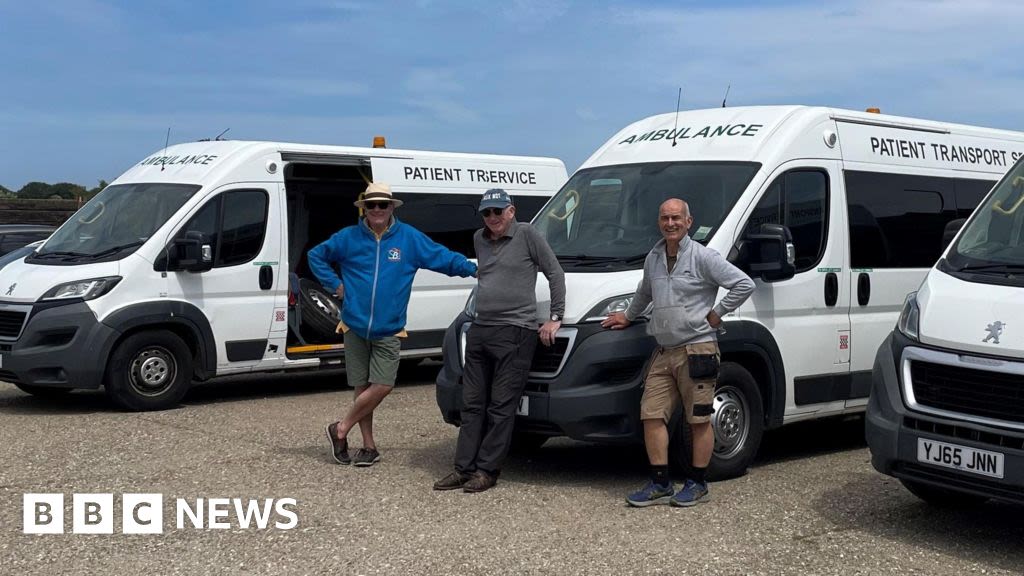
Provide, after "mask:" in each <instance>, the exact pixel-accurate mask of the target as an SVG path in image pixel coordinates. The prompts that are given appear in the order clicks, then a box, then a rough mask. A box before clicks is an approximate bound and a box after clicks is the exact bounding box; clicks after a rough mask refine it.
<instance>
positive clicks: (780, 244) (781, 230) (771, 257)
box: [745, 224, 796, 282]
mask: <svg viewBox="0 0 1024 576" xmlns="http://www.w3.org/2000/svg"><path fill="white" fill-rule="evenodd" d="M745 240H746V242H745V243H746V244H747V246H746V249H747V254H748V256H747V258H748V262H749V268H750V272H751V273H752V274H751V275H753V276H760V278H761V279H762V280H764V281H765V282H779V281H781V280H789V279H790V278H792V277H793V275H794V274H795V273H796V266H795V262H796V248H795V247H794V246H793V235H792V233H790V231H789V228H786V227H785V226H783V225H781V224H762V225H761V229H760V230H758V231H757V232H753V233H750V234H747V237H746V238H745Z"/></svg>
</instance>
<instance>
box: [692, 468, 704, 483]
mask: <svg viewBox="0 0 1024 576" xmlns="http://www.w3.org/2000/svg"><path fill="white" fill-rule="evenodd" d="M707 471H708V467H707V466H705V467H703V468H697V467H696V466H693V473H692V474H690V479H691V480H693V481H694V482H697V483H698V484H707V482H708V481H707V480H705V479H704V477H705V474H706V473H707Z"/></svg>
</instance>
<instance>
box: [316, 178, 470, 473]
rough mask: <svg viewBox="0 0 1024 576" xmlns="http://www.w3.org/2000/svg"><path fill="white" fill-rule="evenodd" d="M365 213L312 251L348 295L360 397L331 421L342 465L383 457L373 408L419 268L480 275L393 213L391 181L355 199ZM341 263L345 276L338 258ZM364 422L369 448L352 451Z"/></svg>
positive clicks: (349, 370)
mask: <svg viewBox="0 0 1024 576" xmlns="http://www.w3.org/2000/svg"><path fill="white" fill-rule="evenodd" d="M355 205H356V206H358V207H359V208H362V209H363V211H364V214H365V217H364V218H363V219H362V220H360V221H359V223H358V224H355V225H353V226H347V227H345V228H342V229H341V230H340V231H338V232H337V233H335V234H334V235H333V236H331V237H330V238H329V239H328V240H326V241H325V242H323V243H322V244H319V245H318V246H316V247H315V248H313V249H312V250H310V251H309V267H310V268H311V269H312V270H313V273H314V274H316V277H317V279H318V280H320V283H321V284H323V286H324V288H327V289H328V290H331V291H333V292H334V293H335V294H337V295H338V297H339V298H342V297H344V301H343V305H342V310H341V324H340V327H341V329H342V330H343V331H344V333H345V372H346V374H347V377H348V384H349V386H351V387H353V388H355V400H354V402H353V403H352V407H351V408H349V410H348V413H347V414H346V415H345V417H344V418H343V419H342V420H341V421H339V422H333V423H331V424H328V425H327V437H328V439H329V440H330V442H331V453H332V454H333V456H334V459H335V460H336V461H337V462H338V463H339V464H353V465H355V466H372V465H373V464H374V463H376V462H379V461H380V452H378V451H377V446H376V444H375V443H374V440H373V411H374V410H375V409H376V408H377V406H378V405H380V403H381V401H382V400H384V397H385V396H387V395H388V394H389V393H390V392H391V389H392V388H393V387H394V385H395V377H396V376H397V375H398V352H399V350H400V349H401V343H400V340H399V338H402V337H404V336H405V335H406V334H405V314H406V309H407V308H408V307H409V295H410V293H411V292H412V281H413V277H415V276H416V271H417V270H419V269H420V268H427V269H428V270H433V271H434V272H439V273H441V274H447V275H449V276H462V277H463V278H465V277H468V276H475V275H476V265H475V264H473V263H472V262H470V261H469V260H467V259H466V257H465V256H463V255H461V254H458V253H455V252H452V251H451V250H448V249H447V248H445V247H444V246H441V245H440V244H437V243H436V242H434V241H433V240H431V239H430V238H428V237H427V236H426V235H425V234H423V233H422V232H420V231H419V230H417V229H415V228H413V227H412V226H409V225H407V224H403V223H402V222H400V221H399V220H398V219H397V218H395V217H394V211H395V208H397V207H399V206H401V205H402V201H401V200H398V199H397V198H394V197H392V195H391V187H390V186H388V185H387V184H384V183H382V182H373V183H371V184H370V185H369V186H367V188H366V192H364V193H363V197H362V198H361V199H360V200H357V201H356V202H355ZM332 264H334V265H337V266H338V268H339V269H340V270H341V278H339V277H338V275H337V274H336V273H335V272H334V269H333V268H332V267H331V265H332ZM357 423H358V424H359V431H360V432H361V433H362V436H363V447H362V448H360V449H359V450H358V451H357V452H356V453H355V455H354V456H350V455H349V453H348V433H349V431H350V430H351V429H352V428H353V427H354V426H355V425H356V424H357Z"/></svg>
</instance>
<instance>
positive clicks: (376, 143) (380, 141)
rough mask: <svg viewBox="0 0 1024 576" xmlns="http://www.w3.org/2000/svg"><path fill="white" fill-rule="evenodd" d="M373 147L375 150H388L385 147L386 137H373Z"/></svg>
mask: <svg viewBox="0 0 1024 576" xmlns="http://www.w3.org/2000/svg"><path fill="white" fill-rule="evenodd" d="M373 147H374V148H387V146H385V145H384V137H383V136H374V137H373Z"/></svg>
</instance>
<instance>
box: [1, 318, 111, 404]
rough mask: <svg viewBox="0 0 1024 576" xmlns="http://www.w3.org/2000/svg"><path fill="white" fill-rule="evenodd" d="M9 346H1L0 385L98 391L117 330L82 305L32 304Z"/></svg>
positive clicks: (2, 342)
mask: <svg viewBox="0 0 1024 576" xmlns="http://www.w3.org/2000/svg"><path fill="white" fill-rule="evenodd" d="M28 318H29V319H28V322H27V323H26V324H25V326H24V328H23V329H22V332H21V335H20V336H19V337H18V339H17V340H15V341H13V342H4V341H0V356H2V360H0V380H3V381H6V382H11V383H15V384H27V385H30V386H42V387H49V388H93V389H95V388H99V387H100V385H101V384H102V382H103V371H104V369H105V368H106V359H107V355H108V354H109V351H110V346H111V345H112V344H113V342H114V340H115V339H116V337H117V334H118V333H117V331H115V330H114V329H112V328H110V327H109V326H106V325H104V324H102V323H101V322H99V321H98V320H97V319H96V315H95V314H94V313H93V311H92V310H91V309H90V308H89V307H88V306H87V305H86V304H85V302H75V303H70V304H64V303H61V304H60V305H47V304H36V305H34V306H33V307H32V309H31V312H29V317H28Z"/></svg>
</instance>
